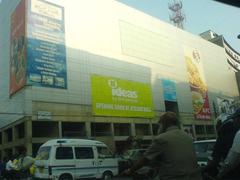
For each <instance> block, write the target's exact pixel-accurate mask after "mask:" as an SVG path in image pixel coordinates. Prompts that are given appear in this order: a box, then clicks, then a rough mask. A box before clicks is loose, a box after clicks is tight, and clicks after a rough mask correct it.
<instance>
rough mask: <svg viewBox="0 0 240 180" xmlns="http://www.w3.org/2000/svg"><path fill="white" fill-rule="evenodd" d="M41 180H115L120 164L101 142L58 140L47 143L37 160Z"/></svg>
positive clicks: (37, 171)
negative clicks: (83, 179)
mask: <svg viewBox="0 0 240 180" xmlns="http://www.w3.org/2000/svg"><path fill="white" fill-rule="evenodd" d="M35 166H36V170H35V177H36V178H39V179H54V180H74V179H79V178H102V179H112V177H113V176H115V175H117V174H118V161H117V159H116V158H114V156H113V154H112V153H111V152H110V151H109V150H108V148H107V146H106V145H105V144H104V143H102V142H99V141H93V140H84V139H55V140H50V141H47V142H46V143H44V144H43V145H42V146H41V147H40V148H39V150H38V154H37V157H36V161H35Z"/></svg>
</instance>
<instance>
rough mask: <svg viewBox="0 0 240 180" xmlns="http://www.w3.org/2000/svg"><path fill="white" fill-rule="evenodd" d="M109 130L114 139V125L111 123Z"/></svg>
mask: <svg viewBox="0 0 240 180" xmlns="http://www.w3.org/2000/svg"><path fill="white" fill-rule="evenodd" d="M110 128H111V134H112V136H113V137H114V135H115V132H114V124H113V123H111V127H110Z"/></svg>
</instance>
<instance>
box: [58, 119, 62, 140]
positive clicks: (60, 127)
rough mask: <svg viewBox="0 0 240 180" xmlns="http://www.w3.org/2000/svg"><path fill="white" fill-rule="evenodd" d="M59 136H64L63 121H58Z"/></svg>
mask: <svg viewBox="0 0 240 180" xmlns="http://www.w3.org/2000/svg"><path fill="white" fill-rule="evenodd" d="M58 137H59V138H62V121H59V122H58Z"/></svg>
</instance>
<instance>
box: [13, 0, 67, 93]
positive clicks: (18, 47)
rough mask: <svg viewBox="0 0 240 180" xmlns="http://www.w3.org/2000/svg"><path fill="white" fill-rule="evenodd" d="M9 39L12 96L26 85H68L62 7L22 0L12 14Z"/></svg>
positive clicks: (64, 87) (33, 0)
mask: <svg viewBox="0 0 240 180" xmlns="http://www.w3.org/2000/svg"><path fill="white" fill-rule="evenodd" d="M27 3H28V4H27ZM26 32H27V34H25V33H26ZM10 38H11V39H10V42H11V51H10V83H9V84H10V87H9V94H10V95H12V94H14V93H16V92H17V91H18V90H19V89H21V88H22V87H24V86H25V85H26V84H27V85H32V86H43V87H52V88H61V89H66V88H67V70H66V49H65V29H64V9H63V7H60V6H57V5H54V4H52V3H48V2H46V1H43V0H29V1H25V0H22V1H20V3H19V5H18V6H17V8H16V9H15V11H14V12H13V13H12V16H11V36H10Z"/></svg>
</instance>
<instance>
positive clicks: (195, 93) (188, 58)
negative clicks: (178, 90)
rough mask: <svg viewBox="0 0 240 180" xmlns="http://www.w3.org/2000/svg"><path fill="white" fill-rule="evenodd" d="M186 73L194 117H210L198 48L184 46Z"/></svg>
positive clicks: (205, 118)
mask: <svg viewBox="0 0 240 180" xmlns="http://www.w3.org/2000/svg"><path fill="white" fill-rule="evenodd" d="M184 54H185V62H186V66H187V75H188V80H189V84H190V89H191V93H192V104H193V111H194V116H195V118H196V119H203V120H207V119H211V112H210V107H209V101H208V90H207V85H206V83H205V77H204V72H203V67H202V58H201V54H200V52H199V51H198V50H196V49H193V48H190V47H184Z"/></svg>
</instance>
